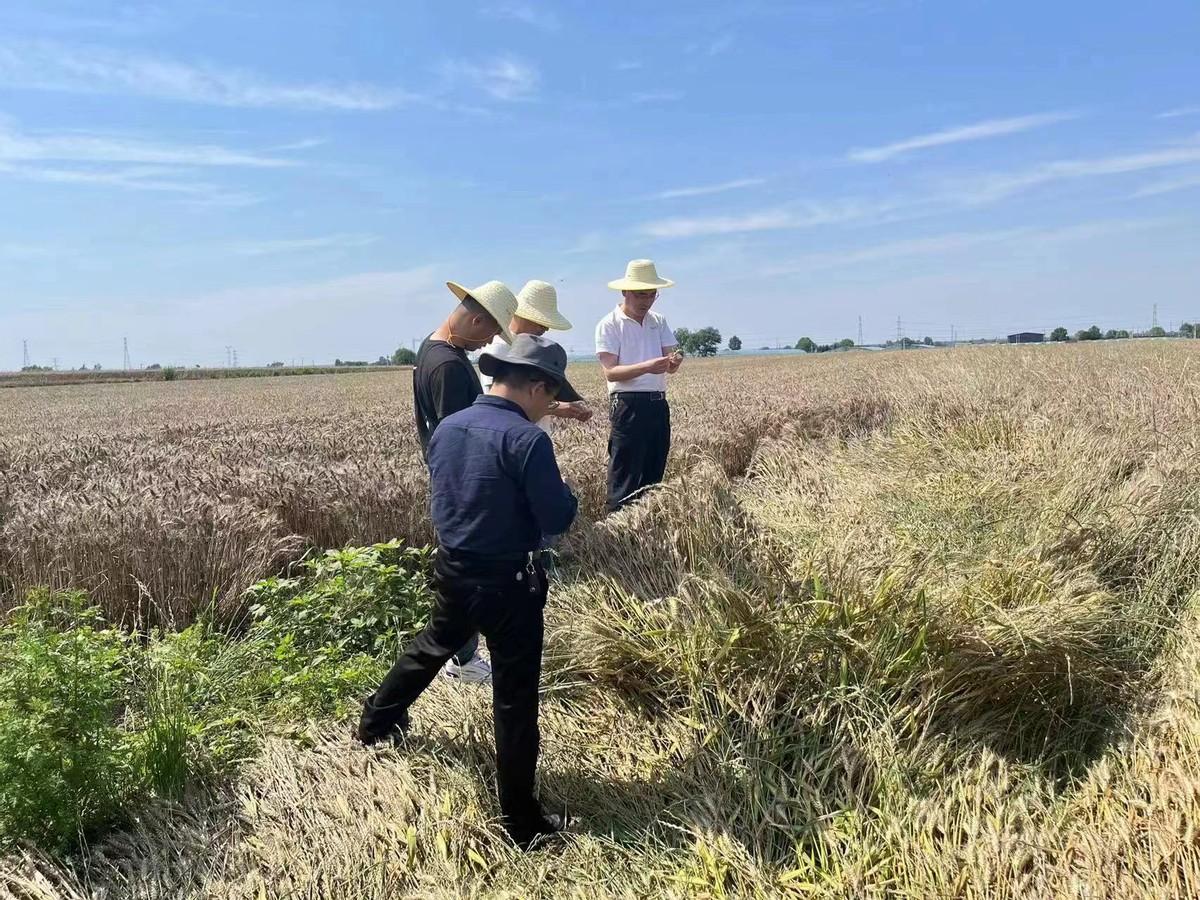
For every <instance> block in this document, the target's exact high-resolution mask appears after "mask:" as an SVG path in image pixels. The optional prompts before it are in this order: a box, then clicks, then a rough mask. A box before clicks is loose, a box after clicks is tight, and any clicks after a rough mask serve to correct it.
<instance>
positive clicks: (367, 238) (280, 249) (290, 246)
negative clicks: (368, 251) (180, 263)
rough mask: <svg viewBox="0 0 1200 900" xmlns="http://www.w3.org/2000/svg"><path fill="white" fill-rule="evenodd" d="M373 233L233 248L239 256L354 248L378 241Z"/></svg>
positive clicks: (243, 244) (272, 242)
mask: <svg viewBox="0 0 1200 900" xmlns="http://www.w3.org/2000/svg"><path fill="white" fill-rule="evenodd" d="M378 240H379V238H378V236H376V235H373V234H328V235H323V236H321V237H309V238H290V239H283V240H274V241H246V242H243V243H239V244H234V245H233V247H232V248H231V249H232V250H233V252H234V253H236V254H238V255H239V256H274V255H276V254H282V253H297V252H303V251H309V250H352V249H355V248H357V247H366V246H369V245H371V244H374V243H376V242H377V241H378Z"/></svg>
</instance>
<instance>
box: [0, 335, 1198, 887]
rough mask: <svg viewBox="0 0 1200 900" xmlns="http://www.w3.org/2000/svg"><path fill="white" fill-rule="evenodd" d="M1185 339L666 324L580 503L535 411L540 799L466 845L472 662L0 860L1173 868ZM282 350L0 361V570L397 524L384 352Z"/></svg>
mask: <svg viewBox="0 0 1200 900" xmlns="http://www.w3.org/2000/svg"><path fill="white" fill-rule="evenodd" d="M1198 362H1200V356H1198V355H1197V353H1196V352H1195V351H1194V350H1193V349H1192V348H1191V347H1190V346H1188V345H1186V344H1178V343H1176V344H1168V343H1150V342H1146V343H1142V344H1137V345H1133V346H1127V345H1126V346H1101V347H1049V346H1047V347H1031V348H1009V347H1004V348H994V349H989V350H982V351H977V350H967V351H957V352H939V353H909V354H888V355H875V356H866V355H849V356H841V357H837V358H821V359H804V360H744V361H738V362H733V363H726V362H722V363H715V364H701V365H696V364H693V363H689V364H688V367H687V373H686V375H685V376H684V377H682V378H681V379H680V381H679V382H678V385H677V387H676V390H675V403H674V404H673V410H674V415H675V426H676V443H675V453H674V455H673V458H672V463H671V472H672V478H671V480H670V483H669V484H668V485H667V486H665V487H664V488H663V489H662V490H660V491H658V492H656V493H654V494H653V495H651V496H650V497H648V498H647V499H646V501H645V502H644V503H642V504H640V505H639V506H638V507H636V508H633V509H631V510H629V511H628V512H626V513H622V514H621V515H618V516H615V517H611V518H609V519H606V520H603V521H596V518H597V516H596V514H597V512H598V510H599V508H600V505H601V500H602V492H603V454H604V445H603V434H604V430H603V426H602V425H601V424H599V423H593V424H591V425H589V426H582V427H581V426H573V427H570V428H567V429H565V430H563V431H562V432H560V433H559V434H558V436H557V438H556V440H557V443H558V445H559V453H560V456H561V457H562V459H563V461H564V468H565V469H566V470H567V472H568V474H570V475H571V476H572V477H573V478H574V479H575V480H576V481H577V482H579V483H580V485H581V487H582V490H583V493H584V496H585V500H586V503H585V506H586V507H587V510H588V515H587V516H586V517H585V521H584V522H582V523H581V525H580V527H579V528H578V529H577V530H576V531H575V532H574V533H573V534H572V536H571V539H570V543H569V547H568V550H569V553H570V555H571V557H572V561H571V564H570V571H569V572H568V575H567V577H566V578H565V579H564V581H563V582H562V583H561V584H560V585H559V586H558V587H557V588H556V590H555V593H554V594H553V596H552V599H551V604H550V606H549V607H548V611H549V614H550V628H549V637H548V646H547V660H546V674H545V678H544V687H545V701H544V714H543V731H544V742H545V750H544V756H543V792H544V795H545V796H546V797H547V798H549V799H551V800H552V801H555V802H559V803H563V804H566V805H569V806H570V807H571V809H572V810H573V811H575V812H576V813H577V814H578V815H579V816H580V817H581V823H580V828H579V830H578V833H577V834H576V836H574V837H572V838H570V839H569V840H568V841H566V842H565V843H564V844H563V845H562V846H560V847H558V848H556V849H554V850H552V851H548V852H546V853H542V854H533V855H528V856H522V855H520V854H517V853H516V852H515V851H513V850H511V849H510V848H509V847H507V846H506V845H505V843H504V842H503V841H502V840H501V837H500V832H499V831H498V829H497V828H496V827H495V823H494V816H495V814H496V808H495V803H494V801H493V798H492V796H491V794H490V792H489V789H488V785H489V783H490V780H489V779H490V774H489V770H490V767H491V766H492V761H491V758H490V743H491V739H490V708H489V703H488V698H487V696H486V693H485V692H470V691H455V690H452V689H448V688H446V687H444V686H442V685H437V686H435V688H434V689H433V690H432V691H431V692H430V694H429V695H428V696H427V697H426V698H423V699H422V701H421V702H420V704H419V705H418V707H417V708H416V710H415V718H416V722H417V730H416V735H415V737H414V740H413V742H412V746H411V747H410V748H409V749H408V750H407V751H406V752H404V753H403V754H400V753H395V752H392V751H387V752H375V751H364V750H362V749H359V748H355V747H354V746H352V745H351V743H350V741H349V740H348V739H347V738H346V725H345V724H344V723H335V724H331V723H313V724H312V725H311V726H310V731H309V732H308V736H307V738H306V739H305V740H302V741H300V742H296V741H284V740H282V739H281V740H275V741H272V742H270V743H269V744H268V745H267V746H266V747H265V749H264V751H263V752H262V754H261V755H260V757H259V758H258V760H257V761H256V762H255V764H254V765H253V767H252V768H251V769H249V770H248V771H246V772H244V773H242V775H241V776H240V777H239V778H238V779H237V780H236V782H235V783H233V784H231V785H229V786H227V787H225V788H221V789H217V790H214V791H212V792H210V793H205V794H203V795H197V796H195V797H192V798H190V799H189V800H187V801H186V802H185V803H183V804H181V805H179V806H174V807H171V806H162V807H156V808H154V809H151V810H149V811H148V812H147V813H146V814H145V815H144V816H142V817H140V818H139V820H138V821H137V823H136V824H135V825H134V826H133V827H131V828H130V829H128V830H127V831H125V832H122V833H120V834H117V835H114V836H113V837H111V838H110V839H108V840H106V841H104V842H102V843H101V844H99V845H97V846H95V847H93V848H92V850H91V855H90V856H89V857H88V858H86V859H83V860H77V861H75V862H73V863H64V862H62V861H58V860H52V859H46V858H43V857H40V856H39V855H38V854H36V853H35V852H33V851H26V852H23V853H16V854H12V855H10V856H9V857H7V858H5V859H4V861H3V862H0V896H3V895H5V894H7V895H11V896H14V897H22V898H35V897H37V898H42V897H44V898H66V897H71V898H74V897H88V898H100V897H104V898H106V900H107V898H113V897H130V898H134V897H136V898H150V897H156V898H166V897H172V898H174V897H190V898H218V897H222V898H223V897H239V898H241V897H245V898H259V897H314V898H315V897H335V898H359V897H363V898H375V897H378V898H383V897H396V896H412V897H470V896H488V897H512V898H518V897H519V898H536V897H543V896H544V897H551V896H553V897H561V896H578V897H589V898H590V897H645V896H664V897H722V896H750V897H755V896H758V897H768V896H796V897H800V896H824V897H847V896H849V897H859V896H863V897H1012V898H1017V897H1021V898H1024V897H1058V896H1070V897H1080V898H1090V897H1171V896H1177V897H1190V896H1196V895H1197V894H1198V893H1200V831H1198V829H1200V675H1198V672H1200V594H1198V588H1200V480H1198V479H1197V477H1196V473H1197V472H1198V471H1200V402H1198V397H1200V373H1198V371H1197V368H1196V366H1197V363H1198ZM580 376H581V377H580V378H579V380H580V381H582V382H583V384H584V386H585V389H586V392H587V393H588V394H590V395H592V396H593V397H595V395H596V393H597V391H598V390H599V387H600V386H599V383H598V381H597V380H596V378H595V375H594V372H586V373H585V372H581V373H580ZM296 381H297V382H299V383H295V382H292V381H291V380H289V379H271V380H269V381H263V382H242V383H235V384H215V383H212V384H210V383H195V384H164V385H142V386H138V387H136V388H132V387H129V388H124V387H122V388H119V387H107V388H99V387H89V388H72V389H64V390H61V391H59V392H48V393H46V392H44V393H41V394H38V393H37V392H35V391H34V390H29V391H21V392H11V394H12V395H13V396H11V397H10V396H8V395H6V396H4V397H0V401H11V400H13V399H14V398H15V400H16V401H17V403H16V404H14V403H11V402H8V403H5V405H4V406H2V407H0V425H2V432H3V433H4V434H5V435H7V437H6V438H5V439H4V441H3V442H0V472H3V482H0V484H2V485H3V487H2V488H0V498H2V499H0V510H3V516H4V519H3V532H2V535H3V536H2V541H3V543H2V545H0V546H2V548H3V559H4V560H5V564H4V570H3V571H4V572H5V575H6V577H8V578H9V579H11V583H12V584H16V585H25V584H29V583H34V582H38V581H44V580H46V579H49V578H53V579H58V580H61V581H64V582H67V581H69V582H74V583H78V582H81V581H82V582H84V583H87V584H88V586H90V587H91V588H92V589H93V590H94V591H95V592H96V595H97V596H98V597H102V598H103V599H104V601H105V602H106V604H107V605H108V606H109V608H110V609H112V610H118V611H120V610H124V611H126V613H127V617H128V618H129V619H130V620H136V619H143V620H144V619H145V618H146V617H147V615H148V614H149V611H155V614H156V615H165V614H167V613H169V614H170V615H171V616H173V617H174V618H175V619H176V620H185V619H187V618H188V616H190V615H191V614H192V612H193V611H194V610H195V608H196V605H197V604H198V603H201V602H203V599H204V597H205V596H208V595H211V594H212V592H214V591H216V592H217V593H218V595H219V596H221V597H223V598H224V599H225V602H226V604H227V605H229V606H232V605H233V604H235V603H236V602H237V596H238V592H239V588H240V586H241V585H243V584H244V583H245V582H246V581H247V580H248V579H252V578H254V577H256V576H257V575H258V574H260V573H262V572H264V571H266V570H267V569H269V568H270V567H271V566H273V565H276V564H277V563H278V562H279V561H280V560H283V559H286V558H288V557H289V555H291V554H294V553H296V552H297V551H298V550H299V548H300V547H302V546H305V545H308V544H328V543H342V542H365V541H369V540H376V539H382V538H385V537H391V536H394V535H397V534H399V535H402V536H405V537H409V538H410V539H411V538H414V537H415V538H416V539H422V538H424V537H425V536H427V533H428V524H427V522H426V521H425V519H424V484H423V480H422V478H421V474H420V470H419V464H418V463H417V457H416V450H415V445H414V443H413V438H412V436H411V428H410V426H409V409H408V405H407V396H408V395H407V392H406V391H405V390H404V388H406V387H407V385H406V384H404V383H402V382H401V381H400V380H399V379H398V378H397V377H396V376H388V375H379V376H361V377H358V378H355V379H353V380H352V381H351V380H348V379H347V380H335V379H321V378H317V377H313V378H307V379H297V380H296ZM17 395H23V396H17ZM89 435H90V436H89ZM105 515H107V516H109V518H107V519H105V518H104V516H105ZM189 548H190V550H189ZM131 572H132V573H134V574H133V576H132V577H131V575H130V573H131ZM89 579H91V580H90V581H89ZM155 579H158V580H157V581H156V580H155ZM139 582H140V584H141V585H144V586H145V589H144V590H143V589H142V587H139ZM198 591H199V592H198ZM164 611H166V612H164Z"/></svg>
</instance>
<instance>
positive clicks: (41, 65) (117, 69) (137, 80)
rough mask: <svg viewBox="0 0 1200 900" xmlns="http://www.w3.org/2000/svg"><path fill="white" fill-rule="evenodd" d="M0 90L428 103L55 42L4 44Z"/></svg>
mask: <svg viewBox="0 0 1200 900" xmlns="http://www.w3.org/2000/svg"><path fill="white" fill-rule="evenodd" d="M0 85H5V86H8V87H14V88H26V89H36V90H45V91H63V92H70V93H84V94H132V95H137V96H144V97H156V98H160V99H164V100H178V101H183V102H187V103H199V104H208V105H213V106H230V107H249V108H283V109H301V110H344V111H377V110H385V109H393V108H395V107H398V106H402V105H404V104H406V103H412V102H418V101H422V100H424V99H426V98H424V97H421V96H420V95H417V94H413V93H410V92H408V91H404V90H401V89H399V88H385V87H378V86H375V85H367V84H320V83H311V84H285V83H281V82H276V81H272V80H270V79H267V78H264V77H262V76H260V75H257V74H255V73H253V72H249V71H245V70H242V69H236V68H227V67H222V66H216V65H212V64H191V63H184V62H178V61H175V60H169V59H162V58H157V57H149V56H138V55H134V54H130V53H125V52H121V51H116V50H111V49H107V48H104V47H93V46H82V45H74V44H62V43H57V42H52V41H11V40H10V41H3V42H0Z"/></svg>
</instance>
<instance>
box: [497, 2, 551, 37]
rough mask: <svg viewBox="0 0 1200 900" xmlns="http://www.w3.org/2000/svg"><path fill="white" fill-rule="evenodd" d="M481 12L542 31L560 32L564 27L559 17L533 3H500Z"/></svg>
mask: <svg viewBox="0 0 1200 900" xmlns="http://www.w3.org/2000/svg"><path fill="white" fill-rule="evenodd" d="M481 12H482V13H483V14H484V15H485V16H490V17H491V18H493V19H509V20H511V21H513V22H520V23H521V24H523V25H529V26H530V27H532V28H538V29H541V30H542V31H558V30H559V29H560V28H561V27H562V23H561V22H559V20H558V16H556V15H554V13H552V12H551V11H550V10H548V9H542V8H540V7H537V6H534V5H533V4H531V3H499V4H496V5H494V6H485V7H484V8H483V9H482V10H481Z"/></svg>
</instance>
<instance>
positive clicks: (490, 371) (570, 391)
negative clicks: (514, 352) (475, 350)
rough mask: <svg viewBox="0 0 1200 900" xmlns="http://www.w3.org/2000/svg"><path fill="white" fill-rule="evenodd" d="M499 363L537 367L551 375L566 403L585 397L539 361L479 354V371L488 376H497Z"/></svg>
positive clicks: (560, 397)
mask: <svg viewBox="0 0 1200 900" xmlns="http://www.w3.org/2000/svg"><path fill="white" fill-rule="evenodd" d="M498 363H508V364H509V365H510V366H526V367H528V368H530V369H537V370H538V371H539V372H541V373H542V374H543V375H548V376H550V377H551V378H553V379H554V380H555V381H556V382H558V399H559V400H561V401H563V402H564V403H574V402H575V401H577V400H582V399H583V397H581V396H580V395H579V392H578V391H577V390H575V388H573V387H571V382H569V381H567V379H565V378H561V377H559V375H558V374H557V373H556V372H554V371H552V370H551V369H547V368H546V367H545V366H539V365H538V364H537V363H534V362H530V361H529V360H527V359H509V358H508V357H504V356H496V355H495V354H492V353H481V354H479V371H480V372H482V373H483V374H484V375H486V376H488V378H492V377H494V376H495V374H496V369H497V368H498V365H497V364H498Z"/></svg>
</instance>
